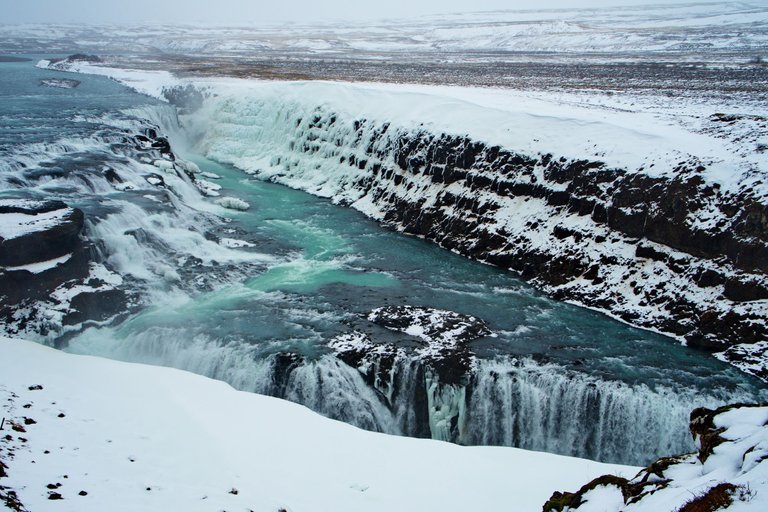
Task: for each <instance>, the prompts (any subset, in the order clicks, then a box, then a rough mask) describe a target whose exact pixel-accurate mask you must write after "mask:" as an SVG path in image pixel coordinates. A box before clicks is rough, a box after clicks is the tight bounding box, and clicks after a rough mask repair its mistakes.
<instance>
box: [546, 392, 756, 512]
mask: <svg viewBox="0 0 768 512" xmlns="http://www.w3.org/2000/svg"><path fill="white" fill-rule="evenodd" d="M691 434H692V435H693V438H694V441H695V442H696V446H697V447H698V451H697V452H696V453H691V454H686V455H679V456H676V457H665V458H662V459H659V460H657V461H656V462H654V463H652V464H651V465H650V466H648V467H647V468H645V469H644V470H642V471H640V473H638V474H637V476H635V477H634V478H633V479H631V480H627V479H625V478H620V477H616V476H612V475H605V476H601V477H598V478H596V479H595V480H593V481H591V482H589V483H588V484H586V485H584V486H583V487H582V488H581V489H579V490H578V491H577V492H565V493H563V492H555V493H554V494H553V495H552V497H551V498H550V499H549V501H548V502H547V503H546V504H545V505H544V508H543V510H544V512H550V511H561V510H566V509H567V510H584V511H587V510H603V511H606V512H612V511H616V512H618V511H620V510H633V511H638V512H643V511H658V510H721V509H723V510H725V509H727V510H730V509H731V507H733V508H734V509H736V508H738V509H739V510H743V508H739V505H741V506H745V505H746V506H747V509H749V510H765V507H766V506H768V497H766V496H763V494H764V493H763V492H762V490H763V489H764V485H765V481H766V480H765V475H766V474H768V406H766V405H728V406H724V407H720V408H718V409H716V410H711V409H706V408H699V409H695V410H694V411H693V412H692V413H691Z"/></svg>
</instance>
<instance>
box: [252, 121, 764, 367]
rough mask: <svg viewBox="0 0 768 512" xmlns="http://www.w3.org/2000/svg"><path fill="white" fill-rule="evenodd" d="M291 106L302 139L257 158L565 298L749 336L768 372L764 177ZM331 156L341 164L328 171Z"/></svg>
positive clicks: (713, 342) (711, 333)
mask: <svg viewBox="0 0 768 512" xmlns="http://www.w3.org/2000/svg"><path fill="white" fill-rule="evenodd" d="M720 117H722V116H720ZM720 117H717V116H714V117H713V119H712V120H710V122H711V123H718V122H720V121H721V119H720ZM285 122H295V125H296V129H295V130H294V131H293V132H292V133H293V134H294V138H293V139H291V140H290V141H289V143H288V151H286V152H285V153H283V154H281V153H280V151H279V149H278V150H277V151H275V153H276V154H277V155H278V156H276V157H274V158H273V159H272V161H271V162H270V166H269V167H266V168H263V169H257V170H253V169H250V170H249V172H252V173H253V174H255V175H257V176H260V177H262V178H263V179H268V180H271V181H275V182H279V183H283V184H286V185H289V186H292V187H296V188H301V189H304V190H307V191H309V192H311V193H314V194H317V195H321V196H329V197H332V198H333V200H334V201H336V202H338V203H341V204H346V205H348V206H351V207H353V208H356V209H358V210H361V211H362V212H364V213H365V214H366V215H368V216H370V217H372V218H374V219H377V220H380V221H382V222H383V223H385V224H387V225H389V226H391V227H393V228H395V229H397V230H399V231H402V232H405V233H409V234H413V235H416V236H419V237H423V238H425V239H428V240H431V241H434V242H436V243H438V244H439V245H440V246H442V247H445V248H447V249H450V250H452V251H454V252H457V253H460V254H463V255H465V256H469V257H471V258H474V259H477V260H480V261H483V262H487V263H490V264H494V265H497V266H500V267H504V268H508V269H511V270H514V271H516V272H519V273H520V275H521V276H522V277H524V278H525V279H527V280H529V281H530V282H532V283H533V284H535V285H536V286H538V287H539V288H541V289H543V290H544V291H546V292H547V293H549V294H550V295H552V296H553V297H555V298H557V299H561V300H566V301H572V302H575V303H578V304H581V305H584V306H587V307H591V308H595V309H598V310H601V311H604V312H606V313H608V314H610V315H613V316H616V317H618V318H620V319H622V320H625V321H627V322H629V323H631V324H633V325H637V326H640V327H644V328H649V329H653V330H657V331H661V332H664V333H667V334H670V335H673V336H675V337H677V338H678V339H680V340H685V341H686V342H687V343H688V344H689V345H691V346H695V347H699V348H702V349H706V350H710V351H725V350H726V349H729V347H734V346H738V347H739V350H729V351H726V352H724V353H721V354H720V356H719V357H722V358H724V359H726V360H729V361H731V362H732V363H734V364H736V365H737V366H739V365H740V361H741V360H746V359H749V358H751V362H750V364H746V363H745V364H743V365H741V367H742V369H744V370H745V371H747V372H749V373H752V374H754V375H757V376H758V377H760V378H762V379H768V370H766V368H765V363H764V360H763V356H762V353H763V350H762V349H760V347H762V344H760V342H761V341H764V340H766V339H768V326H767V325H766V318H768V279H767V278H766V271H768V201H767V200H766V198H765V197H762V196H761V195H760V194H759V193H758V192H756V191H755V189H753V188H752V187H751V186H750V185H749V184H742V186H741V187H740V188H738V190H737V191H736V192H734V191H732V190H728V191H726V190H723V189H722V188H721V187H720V185H718V184H717V183H714V182H711V181H708V180H707V179H705V176H706V171H707V168H706V165H705V163H703V162H701V161H699V160H698V159H697V158H695V157H693V156H689V157H687V159H685V160H682V161H680V162H678V163H677V165H676V166H675V167H674V168H673V169H664V170H662V171H661V172H659V170H658V169H656V170H654V169H643V168H640V169H635V170H630V169H622V168H612V167H609V166H607V165H606V164H604V163H602V162H601V161H598V160H573V159H567V158H564V157H559V156H558V155H552V154H537V155H534V156H527V155H523V154H519V153H516V152H514V151H510V150H507V149H505V148H502V147H499V146H489V145H487V144H484V143H482V142H479V141H476V140H473V139H471V138H469V137H466V136H453V135H446V134H442V135H436V134H434V133H431V132H429V131H427V130H419V131H413V130H407V129H398V128H394V127H390V125H389V124H387V123H384V124H382V123H376V122H371V121H368V120H365V119H360V120H356V121H354V122H352V123H348V122H345V121H344V120H342V119H340V118H339V117H338V116H337V115H336V114H334V113H331V112H326V111H324V110H323V109H321V108H318V109H316V110H315V111H314V112H313V113H312V114H311V115H308V116H304V117H299V118H297V119H296V120H295V121H294V120H293V119H290V118H287V119H286V120H285ZM318 161H322V162H324V163H322V164H320V163H317V162H318ZM329 163H330V164H333V165H335V166H337V169H341V170H334V174H333V175H327V174H325V173H324V171H325V170H326V169H325V168H324V167H322V166H323V165H328V164H329ZM751 181H752V184H753V185H760V183H761V182H760V181H759V179H757V178H754V179H753V180H751ZM750 347H751V348H757V349H758V350H757V353H755V351H754V350H751V349H750ZM745 353H746V354H748V355H744V354H745ZM755 360H757V362H755Z"/></svg>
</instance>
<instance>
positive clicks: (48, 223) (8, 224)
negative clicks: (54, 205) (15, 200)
mask: <svg viewBox="0 0 768 512" xmlns="http://www.w3.org/2000/svg"><path fill="white" fill-rule="evenodd" d="M73 211H74V210H73V209H72V208H60V209H58V210H53V211H50V212H43V213H37V214H34V215H28V214H26V213H0V238H4V239H6V240H9V239H11V238H18V237H21V236H24V235H28V234H30V233H34V232H36V231H45V230H47V229H51V228H53V227H55V226H57V225H58V224H61V223H62V222H64V221H65V220H66V219H67V218H68V217H69V216H70V215H71V214H72V212H73Z"/></svg>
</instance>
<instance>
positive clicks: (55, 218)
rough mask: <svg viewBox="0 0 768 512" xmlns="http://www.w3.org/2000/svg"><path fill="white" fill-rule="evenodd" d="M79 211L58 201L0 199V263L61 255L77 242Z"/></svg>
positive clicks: (80, 228)
mask: <svg viewBox="0 0 768 512" xmlns="http://www.w3.org/2000/svg"><path fill="white" fill-rule="evenodd" d="M83 222H84V216H83V212H82V211H81V210H79V209H77V208H70V207H69V206H67V205H66V204H64V203H63V202H61V201H33V200H25V199H19V200H17V199H2V200H0V265H3V266H19V265H26V264H29V263H34V262H40V261H48V260H53V259H55V258H59V257H61V256H64V255H65V254H69V253H71V252H73V251H74V250H76V249H77V248H78V247H79V246H80V245H81V240H80V232H81V230H82V229H83Z"/></svg>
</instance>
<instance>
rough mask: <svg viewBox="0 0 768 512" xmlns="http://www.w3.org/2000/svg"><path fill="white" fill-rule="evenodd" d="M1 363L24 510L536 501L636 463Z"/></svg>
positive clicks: (20, 351)
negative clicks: (400, 432) (393, 428)
mask: <svg viewBox="0 0 768 512" xmlns="http://www.w3.org/2000/svg"><path fill="white" fill-rule="evenodd" d="M0 373H1V374H2V375H3V379H2V383H0V398H1V399H2V402H1V403H2V408H3V412H2V414H3V416H4V417H5V418H6V428H7V429H8V430H7V431H6V430H4V432H3V434H4V435H5V434H8V435H9V436H10V437H9V438H8V437H6V438H5V439H4V440H2V441H0V457H1V458H2V460H3V462H5V463H6V464H7V466H8V470H7V473H8V477H7V478H3V479H2V480H0V485H3V486H6V487H10V488H12V489H15V490H16V491H17V493H18V496H19V498H20V500H21V501H22V503H23V504H24V505H25V506H26V507H27V508H28V509H29V510H52V509H53V508H55V509H56V510H62V511H65V510H71V511H78V512H88V511H90V510H94V511H96V510H99V511H101V510H114V511H117V510H186V511H196V510H200V511H210V510H249V509H252V510H264V511H277V510H280V509H284V510H287V511H291V512H301V511H318V510H333V511H338V512H343V511H354V512H359V511H367V512H373V511H378V510H380V511H387V512H391V511H392V510H440V511H452V510H455V511H462V512H464V511H467V510H498V509H500V508H510V507H511V508H512V509H514V510H516V511H521V512H523V511H539V510H541V506H542V503H543V502H544V501H546V499H547V498H548V497H549V496H550V494H551V493H552V492H553V491H554V490H555V489H562V488H572V487H577V486H578V485H579V484H580V482H582V481H583V480H584V479H585V478H586V479H589V478H593V477H595V476H597V475H600V474H604V473H617V474H623V475H624V476H628V477H630V476H631V475H632V474H634V472H635V471H636V468H632V467H628V466H615V465H607V464H600V463H596V462H592V461H587V460H582V459H576V458H569V457H562V456H557V455H551V454H547V453H537V452H527V451H524V450H518V449H513V448H496V447H493V448H489V447H472V448H470V447H461V446H456V445H452V444H448V443H442V442H436V441H431V440H423V439H409V438H402V437H393V436H387V435H383V434H376V433H371V432H366V431H363V430H359V429H357V428H354V427H351V426H349V425H346V424H344V423H340V422H336V421H332V420H329V419H326V418H324V417H321V416H319V415H317V414H315V413H312V412H310V411H309V410H308V409H306V408H304V407H301V406H298V405H295V404H292V403H289V402H284V401H281V400H277V399H274V398H269V397H265V396H261V395H255V394H251V393H244V392H239V391H235V390H234V389H232V388H231V387H229V386H228V385H226V384H224V383H222V382H218V381H214V380H210V379H207V378H204V377H200V376H196V375H193V374H190V373H187V372H183V371H178V370H173V369H168V368H160V367H153V366H145V365H137V364H128V363H121V362H115V361H110V360H105V359H100V358H95V357H87V356H75V355H71V354H65V353H62V352H59V351H55V350H53V349H50V348H47V347H43V346H41V345H37V344H34V343H30V342H26V341H20V340H12V339H7V338H3V339H0ZM37 387H40V389H36V388H37ZM30 420H31V421H30ZM9 422H10V423H11V425H10V426H9ZM11 426H14V429H13V430H11ZM16 426H18V428H16ZM22 431H23V432H22ZM11 453H12V455H11ZM49 484H51V485H52V488H50V489H49V488H47V487H46V486H48V485H49ZM81 491H85V493H86V494H85V495H80V492H81ZM54 492H55V493H58V494H60V495H61V496H62V498H63V499H62V500H61V501H57V502H56V503H55V507H52V502H51V501H49V495H50V493H54Z"/></svg>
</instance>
